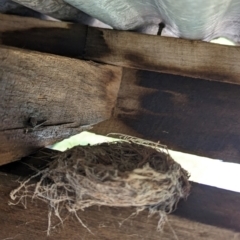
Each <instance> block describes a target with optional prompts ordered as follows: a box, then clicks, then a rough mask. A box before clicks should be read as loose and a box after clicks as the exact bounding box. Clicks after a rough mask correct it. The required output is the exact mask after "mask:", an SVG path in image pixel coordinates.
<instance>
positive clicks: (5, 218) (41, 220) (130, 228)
mask: <svg viewBox="0 0 240 240" xmlns="http://www.w3.org/2000/svg"><path fill="white" fill-rule="evenodd" d="M15 179H16V177H13V176H11V175H7V174H4V173H0V197H1V202H0V228H1V231H0V237H1V239H5V238H6V239H7V238H14V239H16V240H18V239H19V240H20V239H21V240H25V239H26V240H27V239H39V240H40V239H46V229H47V210H48V208H47V206H46V205H45V204H43V203H41V202H37V203H36V202H33V203H31V200H29V201H28V205H27V209H24V208H23V206H21V205H20V206H9V205H8V201H9V192H10V191H11V190H12V189H14V188H15V187H16V186H18V183H16V182H14V181H13V180H15ZM197 191H198V188H195V192H193V194H192V196H190V197H189V199H188V201H187V202H186V203H184V204H186V206H188V205H189V206H190V207H189V209H188V211H192V213H194V212H195V211H200V210H201V209H204V204H205V202H204V201H201V199H199V196H198V195H197ZM198 193H199V192H198ZM207 193H209V192H207ZM224 193H225V194H223V195H221V196H222V198H220V199H222V201H221V203H223V205H221V206H219V205H216V206H215V209H216V208H217V209H218V211H219V214H218V215H215V216H214V219H215V220H217V219H216V218H218V217H221V219H220V221H222V222H223V223H226V224H227V225H225V226H221V227H216V226H214V224H213V225H210V224H209V225H208V224H206V223H201V222H198V221H194V220H189V219H187V218H185V217H181V216H178V214H177V212H176V214H174V215H170V216H169V224H166V225H165V227H164V231H163V233H159V232H157V231H156V225H157V222H158V216H157V215H155V216H153V217H151V218H148V217H147V212H143V213H140V214H138V215H137V216H136V217H133V218H130V219H129V220H126V221H125V222H124V223H123V224H122V226H121V227H120V226H119V223H121V222H122V221H124V219H126V218H128V217H129V216H130V214H131V213H132V211H134V209H130V208H107V207H101V208H100V209H99V208H97V207H91V208H89V209H87V210H85V211H84V212H79V213H78V215H79V216H80V218H81V219H82V221H83V222H84V223H85V224H87V226H88V227H89V228H90V229H91V231H92V232H93V233H94V234H95V235H91V234H90V233H89V232H88V231H87V230H86V229H84V228H83V227H82V226H81V225H80V223H79V222H77V221H76V219H74V216H73V217H72V218H68V219H67V220H66V221H65V222H64V226H63V227H61V226H58V227H56V228H55V229H53V230H52V233H51V236H50V237H48V239H70V238H71V239H93V240H94V239H98V240H101V239H106V240H108V239H109V240H112V239H127V240H133V239H136V240H138V239H144V240H147V239H149V240H150V239H151V240H152V239H162V240H171V239H172V240H176V239H185V240H192V239H196V240H202V239H204V240H215V239H219V240H226V239H230V240H239V239H240V232H239V230H240V226H239V222H240V221H239V210H237V211H238V215H236V213H235V215H234V214H233V215H231V217H232V218H231V221H229V222H226V220H228V219H229V218H230V216H228V218H227V219H226V218H225V217H226V214H224V211H225V209H226V208H224V206H226V207H227V208H232V207H235V209H236V208H237V206H239V205H235V204H239V197H238V198H233V199H232V200H233V202H225V204H224V200H229V199H228V192H227V191H225V192H224ZM204 194H205V193H204ZM204 194H203V195H204ZM194 195H195V200H196V198H197V201H195V205H194V206H192V205H191V204H188V202H191V199H194ZM201 196H202V195H201ZM212 197H213V198H214V199H211V200H212V201H209V202H210V203H212V205H213V204H214V201H215V196H213V195H212ZM208 200H209V199H208ZM209 202H208V201H207V203H209ZM179 208H180V207H179ZM179 210H180V209H179ZM185 210H186V208H185V209H183V211H185ZM211 211H212V209H211V208H210V209H209V208H205V211H204V212H203V214H202V219H204V221H206V222H208V223H209V222H211V220H213V219H209V216H210V217H211V215H209V214H208V213H209V212H211ZM192 215H194V214H192ZM236 216H238V219H236V218H235V217H236ZM55 220H56V219H55ZM209 220H210V221H209ZM237 220H238V221H237ZM53 223H57V222H56V221H54V222H53ZM231 223H234V224H235V226H237V227H236V229H235V231H234V230H231V229H227V228H228V227H229V225H230V224H231ZM173 231H174V232H173ZM176 236H177V237H178V238H176Z"/></svg>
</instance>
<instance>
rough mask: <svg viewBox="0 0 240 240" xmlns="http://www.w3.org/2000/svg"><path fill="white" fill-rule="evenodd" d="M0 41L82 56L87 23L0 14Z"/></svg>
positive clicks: (14, 45)
mask: <svg viewBox="0 0 240 240" xmlns="http://www.w3.org/2000/svg"><path fill="white" fill-rule="evenodd" d="M0 22H1V24H0V43H1V44H3V45H8V46H13V47H18V48H24V49H30V50H35V51H40V52H45V53H52V54H57V55H61V56H66V57H79V56H82V55H83V52H84V48H85V43H86V34H87V26H84V25H80V24H71V23H67V22H53V21H42V20H39V19H35V18H23V17H17V16H9V15H4V14H0Z"/></svg>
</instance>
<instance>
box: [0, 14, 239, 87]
mask: <svg viewBox="0 0 240 240" xmlns="http://www.w3.org/2000/svg"><path fill="white" fill-rule="evenodd" d="M14 19H15V21H13V20H11V19H10V18H9V16H5V15H0V20H1V26H0V33H1V35H0V36H1V37H0V42H1V43H2V44H5V45H10V46H17V47H23V48H28V49H32V50H38V51H43V52H44V51H46V52H50V53H55V54H59V55H64V56H73V57H81V58H82V57H83V52H84V53H85V54H84V58H85V59H91V60H95V61H97V62H102V63H109V64H112V65H118V66H124V67H129V68H137V69H144V70H151V71H157V72H165V73H171V74H175V75H183V76H188V77H194V78H203V79H209V80H215V81H220V82H230V83H235V84H240V80H239V76H240V68H239V64H238V63H239V61H240V53H239V47H236V46H235V47H233V46H223V45H218V44H211V43H206V42H200V41H190V40H184V39H177V38H166V37H160V36H151V35H144V34H138V33H132V32H124V31H114V30H107V29H97V28H91V27H83V26H80V25H76V24H66V23H58V22H48V21H45V22H44V21H41V20H36V19H35V20H34V21H33V20H32V19H31V18H24V19H23V18H21V17H14ZM16 21H18V23H17V24H16ZM15 24H16V25H15ZM25 24H26V26H27V27H25V28H24V29H23V27H21V26H23V25H25ZM47 25H48V26H49V27H47ZM16 26H19V27H18V28H19V29H17V27H16ZM62 28H63V29H62ZM63 48H64V50H63ZM74 49H75V52H74ZM84 49H85V51H83V50H84Z"/></svg>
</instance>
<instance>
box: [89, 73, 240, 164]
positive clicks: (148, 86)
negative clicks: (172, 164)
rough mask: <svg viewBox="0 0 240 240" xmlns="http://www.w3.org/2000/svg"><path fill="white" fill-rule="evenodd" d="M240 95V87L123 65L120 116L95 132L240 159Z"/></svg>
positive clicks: (199, 153)
mask: <svg viewBox="0 0 240 240" xmlns="http://www.w3.org/2000/svg"><path fill="white" fill-rule="evenodd" d="M239 94H240V87H239V86H237V85H232V84H226V83H218V82H211V81H204V80H199V79H192V78H187V77H180V76H174V75H169V74H161V73H156V72H155V73H154V72H147V71H140V70H139V71H138V70H129V69H124V72H123V79H122V83H121V88H120V91H119V95H118V101H117V106H116V108H115V113H114V116H115V118H113V119H111V120H107V121H105V122H102V123H100V124H98V125H96V126H95V127H94V128H93V129H92V131H94V132H95V133H98V134H103V135H105V134H107V133H111V132H119V133H125V134H129V135H133V136H138V137H142V138H145V139H150V140H154V141H160V142H161V143H163V144H166V145H167V146H168V147H169V148H170V149H173V150H179V151H182V152H188V153H192V154H196V155H200V156H206V157H212V158H216V159H222V160H224V161H229V162H236V163H240V160H239V159H240V150H239V142H240V121H239V119H240V110H239V106H240V98H239Z"/></svg>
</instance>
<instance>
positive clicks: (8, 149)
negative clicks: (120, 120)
mask: <svg viewBox="0 0 240 240" xmlns="http://www.w3.org/2000/svg"><path fill="white" fill-rule="evenodd" d="M0 68H1V70H0V77H1V78H2V80H1V91H2V94H1V96H3V97H2V99H1V100H2V101H1V105H2V108H1V110H0V115H1V118H2V122H1V124H0V129H1V132H0V145H1V149H3V151H2V152H1V160H0V165H1V164H5V163H7V162H11V161H14V160H18V159H20V158H21V157H23V156H26V155H28V154H30V153H31V152H33V151H36V150H37V149H39V148H41V147H44V146H47V145H51V144H53V143H55V142H56V141H60V140H62V139H64V138H67V137H69V136H71V135H74V134H77V133H79V132H81V131H82V130H86V129H89V127H91V126H92V125H94V124H97V123H99V122H101V121H104V120H106V119H108V118H110V117H111V116H112V113H113V108H114V107H115V103H116V99H117V95H118V91H119V86H120V82H121V74H122V69H121V68H119V67H115V66H109V65H102V64H97V63H94V62H91V61H81V60H77V59H70V58H66V57H61V56H56V55H50V54H43V53H38V52H33V51H27V50H21V49H15V48H11V47H5V46H0ZM56 79H57V82H56ZM77 86H79V87H77ZM13 93H14V94H13ZM49 103H51V104H49ZM16 106H18V107H16ZM54 109H55V110H54ZM59 109H61V111H59ZM11 110H12V112H11ZM32 115H35V116H34V117H36V118H37V119H38V124H41V123H43V124H42V125H41V127H39V128H37V127H36V128H34V130H33V131H31V126H29V127H28V126H26V124H27V122H28V119H29V118H31V117H32ZM44 121H46V123H44ZM32 127H34V126H32ZM26 129H28V130H29V131H26Z"/></svg>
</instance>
